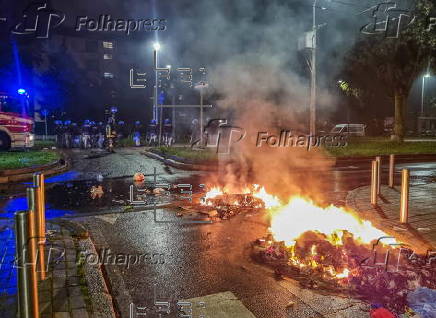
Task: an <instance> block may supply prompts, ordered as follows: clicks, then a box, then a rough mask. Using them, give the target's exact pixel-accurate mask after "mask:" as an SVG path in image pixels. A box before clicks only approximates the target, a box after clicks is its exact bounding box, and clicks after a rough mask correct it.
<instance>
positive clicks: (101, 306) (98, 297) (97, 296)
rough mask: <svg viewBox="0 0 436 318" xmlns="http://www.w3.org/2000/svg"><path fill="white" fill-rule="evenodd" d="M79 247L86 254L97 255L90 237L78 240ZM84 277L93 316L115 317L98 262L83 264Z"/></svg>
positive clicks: (110, 297)
mask: <svg viewBox="0 0 436 318" xmlns="http://www.w3.org/2000/svg"><path fill="white" fill-rule="evenodd" d="M79 248H80V250H81V252H83V253H85V254H86V255H89V254H92V255H98V254H97V250H96V249H95V246H94V243H93V242H92V241H91V239H90V238H87V239H84V240H80V241H79ZM83 266H84V270H85V277H86V281H87V284H88V289H89V297H90V300H91V305H92V309H93V313H94V317H96V318H97V317H105V318H116V315H115V311H114V309H113V299H112V296H111V295H110V293H109V290H108V288H107V286H106V281H105V279H104V276H103V273H102V271H101V268H100V265H99V264H90V263H89V262H85V263H84V264H83Z"/></svg>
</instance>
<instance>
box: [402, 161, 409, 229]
mask: <svg viewBox="0 0 436 318" xmlns="http://www.w3.org/2000/svg"><path fill="white" fill-rule="evenodd" d="M409 177H410V172H409V169H403V170H402V171H401V199H400V200H401V201H400V222H401V223H403V224H406V223H408V219H409Z"/></svg>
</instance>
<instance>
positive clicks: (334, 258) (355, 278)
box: [252, 231, 436, 313]
mask: <svg viewBox="0 0 436 318" xmlns="http://www.w3.org/2000/svg"><path fill="white" fill-rule="evenodd" d="M316 237H318V239H316ZM314 238H315V240H313V239H314ZM348 239H349V240H350V241H349V243H348V244H346V245H344V246H334V245H332V244H328V243H327V242H326V240H325V239H323V237H322V235H321V234H320V233H316V232H311V231H308V232H306V233H304V234H303V235H302V236H301V238H299V239H298V240H297V242H296V244H295V245H294V246H286V245H285V243H284V242H283V241H281V242H277V241H274V239H273V238H272V236H271V235H269V236H267V237H266V238H262V239H258V240H257V241H256V242H254V244H253V249H252V257H253V258H254V259H255V260H256V261H258V262H261V263H264V264H268V265H269V266H271V267H272V268H274V270H275V275H276V277H277V278H281V277H282V276H287V277H290V278H292V279H295V280H297V281H298V282H299V283H300V285H301V286H302V287H305V288H312V289H316V290H317V291H318V292H324V293H331V294H338V295H339V294H347V295H351V296H353V297H356V298H360V299H362V300H365V301H368V302H369V303H375V302H380V303H383V304H384V306H385V307H386V308H388V309H390V310H392V311H393V312H397V313H403V312H404V309H405V306H406V305H407V295H408V294H409V293H410V292H412V291H414V290H416V289H417V288H418V287H427V288H430V289H436V270H435V267H434V266H431V264H430V263H429V262H428V257H426V256H425V255H418V254H415V253H414V252H413V251H412V250H410V249H403V248H401V249H397V250H396V251H395V253H393V251H392V250H389V248H387V247H386V246H384V247H383V248H381V251H377V252H376V251H375V250H372V248H371V247H370V246H358V245H356V244H355V243H354V242H353V239H352V236H349V237H348ZM400 250H401V251H400ZM377 253H380V254H382V255H380V254H379V255H378V256H377ZM399 253H401V257H400V258H398V254H399ZM387 254H389V255H390V256H391V257H392V256H393V257H392V258H391V260H392V263H393V264H385V262H384V261H385V260H386V259H388V260H389V256H386V255H387ZM377 257H380V259H379V260H378V261H377V260H376V258H377ZM398 259H400V264H398Z"/></svg>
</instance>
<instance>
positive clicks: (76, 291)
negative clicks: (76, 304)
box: [68, 286, 83, 297]
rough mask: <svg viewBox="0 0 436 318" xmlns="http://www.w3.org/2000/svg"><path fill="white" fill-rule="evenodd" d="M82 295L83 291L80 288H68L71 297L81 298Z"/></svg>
mask: <svg viewBox="0 0 436 318" xmlns="http://www.w3.org/2000/svg"><path fill="white" fill-rule="evenodd" d="M82 294H83V293H82V289H81V287H80V286H74V287H68V295H69V296H70V297H72V296H81V295H82Z"/></svg>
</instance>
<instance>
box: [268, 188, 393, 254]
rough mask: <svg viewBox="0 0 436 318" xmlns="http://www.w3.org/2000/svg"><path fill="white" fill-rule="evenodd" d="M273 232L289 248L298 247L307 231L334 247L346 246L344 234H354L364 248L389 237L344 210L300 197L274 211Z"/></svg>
mask: <svg viewBox="0 0 436 318" xmlns="http://www.w3.org/2000/svg"><path fill="white" fill-rule="evenodd" d="M270 230H271V233H272V234H273V236H274V239H275V240H277V241H284V242H285V243H286V245H287V246H293V245H295V243H296V240H297V239H298V238H299V237H300V236H301V235H302V234H303V233H304V232H306V231H315V232H319V233H322V234H325V235H326V236H327V239H328V241H329V242H330V243H331V244H333V245H343V235H344V231H348V232H350V233H352V234H353V237H354V239H355V240H357V241H359V242H361V243H364V244H369V243H370V242H371V241H373V240H376V239H378V238H380V237H382V236H386V233H384V232H383V231H380V230H379V229H377V228H375V227H373V226H372V224H371V222H369V221H363V220H360V219H359V218H358V217H357V216H355V215H353V214H352V213H351V212H348V211H347V210H345V209H343V208H338V207H336V206H333V205H330V206H329V207H327V208H321V207H319V206H317V205H315V204H314V203H313V202H311V201H309V200H307V199H303V198H300V197H294V198H292V199H291V200H290V202H289V203H288V204H287V205H285V206H281V207H280V208H278V209H276V210H275V211H274V213H273V216H272V220H271V227H270Z"/></svg>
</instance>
